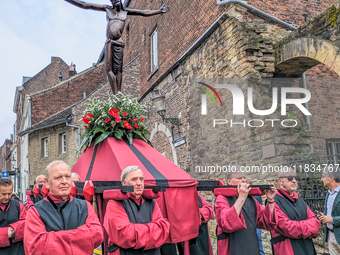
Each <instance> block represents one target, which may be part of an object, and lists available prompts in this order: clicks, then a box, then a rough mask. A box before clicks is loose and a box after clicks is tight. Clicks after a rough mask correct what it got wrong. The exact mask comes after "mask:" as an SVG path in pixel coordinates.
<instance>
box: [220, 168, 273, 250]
mask: <svg viewBox="0 0 340 255" xmlns="http://www.w3.org/2000/svg"><path fill="white" fill-rule="evenodd" d="M233 170H235V171H233ZM233 170H232V169H230V171H228V172H227V173H226V176H225V180H226V183H227V185H236V186H237V191H238V197H225V196H222V195H218V196H217V198H216V201H215V214H216V221H217V230H216V231H217V254H218V255H230V254H231V255H244V254H251V255H260V248H259V240H258V237H257V233H256V228H262V229H267V230H271V229H272V228H273V227H275V220H274V217H273V212H274V196H275V193H276V189H275V187H273V188H272V189H271V190H267V191H266V196H267V199H268V203H267V205H266V207H265V208H263V206H262V205H260V204H259V202H257V201H256V200H255V199H254V198H253V197H251V196H249V195H248V194H249V191H250V187H249V184H248V183H247V182H246V176H245V173H244V172H242V171H241V169H240V167H236V169H233Z"/></svg>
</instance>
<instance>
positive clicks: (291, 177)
mask: <svg viewBox="0 0 340 255" xmlns="http://www.w3.org/2000/svg"><path fill="white" fill-rule="evenodd" d="M281 178H287V179H288V181H290V182H291V181H292V180H293V179H295V181H297V180H296V176H285V177H281Z"/></svg>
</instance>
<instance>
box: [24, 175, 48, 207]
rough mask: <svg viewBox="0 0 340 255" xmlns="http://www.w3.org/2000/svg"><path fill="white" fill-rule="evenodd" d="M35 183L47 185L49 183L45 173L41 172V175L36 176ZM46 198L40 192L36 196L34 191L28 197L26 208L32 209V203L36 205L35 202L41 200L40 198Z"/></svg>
mask: <svg viewBox="0 0 340 255" xmlns="http://www.w3.org/2000/svg"><path fill="white" fill-rule="evenodd" d="M35 184H38V185H45V184H47V178H46V176H45V175H43V174H41V175H38V176H37V177H36V178H35ZM42 199H44V197H43V195H41V194H40V192H39V194H38V196H36V197H35V196H34V195H33V193H32V194H31V195H29V196H27V198H26V206H25V207H26V210H28V209H30V207H31V206H32V205H34V204H35V203H37V202H39V201H40V200H42Z"/></svg>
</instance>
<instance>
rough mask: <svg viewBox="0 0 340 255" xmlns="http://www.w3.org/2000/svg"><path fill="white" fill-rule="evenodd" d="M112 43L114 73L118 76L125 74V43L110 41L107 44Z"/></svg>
mask: <svg viewBox="0 0 340 255" xmlns="http://www.w3.org/2000/svg"><path fill="white" fill-rule="evenodd" d="M108 43H111V49H112V51H111V52H112V56H111V57H112V72H113V73H114V74H115V75H117V74H118V73H121V72H123V53H124V46H125V45H124V42H123V40H120V41H115V40H110V39H108V40H107V41H106V44H108Z"/></svg>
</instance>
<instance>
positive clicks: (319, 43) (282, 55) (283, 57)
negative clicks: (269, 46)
mask: <svg viewBox="0 0 340 255" xmlns="http://www.w3.org/2000/svg"><path fill="white" fill-rule="evenodd" d="M274 47H275V68H276V73H279V74H280V73H283V74H285V75H286V76H300V75H301V74H302V73H304V72H305V71H307V70H308V69H310V68H312V67H313V66H316V65H317V64H320V63H323V64H324V65H326V66H328V67H330V68H331V69H333V70H334V71H335V72H336V73H337V74H338V75H340V49H339V48H338V47H337V46H335V45H334V44H332V43H330V42H329V41H327V40H323V39H318V38H312V37H301V38H297V39H294V40H291V41H288V42H285V40H283V41H281V42H279V43H278V44H276V45H275V46H274Z"/></svg>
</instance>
